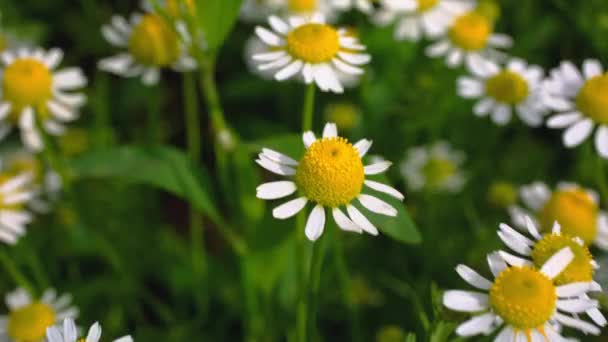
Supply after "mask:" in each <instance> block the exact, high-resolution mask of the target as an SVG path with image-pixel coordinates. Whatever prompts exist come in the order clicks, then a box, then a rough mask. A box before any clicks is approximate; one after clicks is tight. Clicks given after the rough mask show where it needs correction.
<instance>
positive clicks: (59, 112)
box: [47, 100, 78, 122]
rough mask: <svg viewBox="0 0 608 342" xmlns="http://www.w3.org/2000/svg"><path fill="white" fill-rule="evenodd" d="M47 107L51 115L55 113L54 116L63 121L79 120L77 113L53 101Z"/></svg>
mask: <svg viewBox="0 0 608 342" xmlns="http://www.w3.org/2000/svg"><path fill="white" fill-rule="evenodd" d="M47 106H48V108H49V110H50V111H51V113H53V116H54V117H55V118H57V119H59V120H61V121H64V122H67V121H73V120H75V119H76V118H78V114H77V113H76V112H75V111H73V110H71V109H70V108H67V107H66V106H64V105H62V104H60V103H58V102H55V101H53V100H51V101H49V102H48V103H47Z"/></svg>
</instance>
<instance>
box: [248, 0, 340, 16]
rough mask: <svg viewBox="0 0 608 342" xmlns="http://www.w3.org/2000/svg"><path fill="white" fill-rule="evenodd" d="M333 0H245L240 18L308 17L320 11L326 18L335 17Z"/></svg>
mask: <svg viewBox="0 0 608 342" xmlns="http://www.w3.org/2000/svg"><path fill="white" fill-rule="evenodd" d="M332 1H334V0H245V1H244V2H243V5H242V6H241V18H243V19H244V20H247V21H263V20H265V19H266V18H268V16H269V15H281V16H290V15H292V16H299V17H310V16H312V15H313V14H315V13H322V14H323V15H325V17H326V18H330V19H333V18H334V17H335V14H336V13H335V9H334V6H333V4H332Z"/></svg>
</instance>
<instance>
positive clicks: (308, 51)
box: [287, 23, 340, 63]
mask: <svg viewBox="0 0 608 342" xmlns="http://www.w3.org/2000/svg"><path fill="white" fill-rule="evenodd" d="M287 51H288V52H289V53H290V54H291V55H292V56H294V57H295V58H297V59H301V60H303V61H304V62H308V63H323V62H329V61H330V60H332V59H333V58H334V57H335V56H336V55H337V54H338V51H340V40H339V38H338V31H336V30H335V29H334V28H333V27H331V26H329V25H324V24H314V23H313V24H305V25H302V26H300V27H298V28H296V29H295V30H293V31H291V32H289V34H288V35H287Z"/></svg>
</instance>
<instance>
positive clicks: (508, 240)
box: [498, 231, 532, 255]
mask: <svg viewBox="0 0 608 342" xmlns="http://www.w3.org/2000/svg"><path fill="white" fill-rule="evenodd" d="M498 236H499V237H500V239H501V240H502V242H504V243H505V245H507V247H509V248H510V249H512V250H514V251H515V252H517V253H518V254H522V255H530V254H531V253H532V250H531V249H530V247H529V246H528V245H526V244H525V243H523V242H522V241H521V240H520V239H517V238H515V237H514V236H513V235H511V234H508V233H505V232H501V231H499V232H498Z"/></svg>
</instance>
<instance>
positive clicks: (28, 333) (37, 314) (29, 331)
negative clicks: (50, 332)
mask: <svg viewBox="0 0 608 342" xmlns="http://www.w3.org/2000/svg"><path fill="white" fill-rule="evenodd" d="M54 324H55V311H54V310H53V308H52V307H50V306H49V305H47V304H43V303H33V304H30V305H28V306H25V307H23V308H20V309H17V310H15V311H13V312H11V313H10V315H9V317H8V323H7V332H8V335H9V336H10V337H12V338H13V339H14V340H16V341H20V342H30V341H38V340H41V339H42V338H44V336H45V334H46V328H48V327H50V326H52V325H54Z"/></svg>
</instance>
